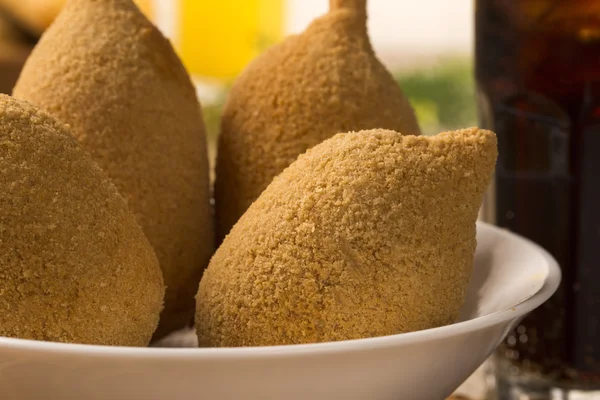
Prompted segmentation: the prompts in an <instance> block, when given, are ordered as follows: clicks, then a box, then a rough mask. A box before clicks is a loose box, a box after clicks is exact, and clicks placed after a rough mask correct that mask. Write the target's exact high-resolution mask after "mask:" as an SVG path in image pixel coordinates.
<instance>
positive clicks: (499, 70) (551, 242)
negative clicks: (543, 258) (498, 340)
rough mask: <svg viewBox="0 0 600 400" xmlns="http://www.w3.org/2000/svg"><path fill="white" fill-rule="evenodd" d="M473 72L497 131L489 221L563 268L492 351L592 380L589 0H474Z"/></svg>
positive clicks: (594, 234)
mask: <svg viewBox="0 0 600 400" xmlns="http://www.w3.org/2000/svg"><path fill="white" fill-rule="evenodd" d="M476 78H477V84H478V96H479V99H478V101H479V112H480V120H481V124H482V126H484V127H487V128H491V129H493V130H494V131H495V132H496V133H497V135H498V146H499V159H498V164H497V170H496V176H495V188H494V191H493V193H494V194H493V196H494V203H495V213H494V218H495V223H496V224H497V225H499V226H502V227H505V228H508V229H510V230H511V231H513V232H516V233H519V234H521V235H524V236H526V237H528V238H530V239H532V240H534V241H535V242H537V243H539V244H540V245H542V246H543V247H545V248H546V249H547V250H548V251H549V252H550V253H552V254H553V255H554V257H556V259H557V260H558V262H559V263H560V265H561V269H562V272H563V282H562V284H561V287H560V288H559V290H558V292H557V293H556V295H555V296H554V297H553V298H552V299H551V300H550V301H548V302H547V303H546V304H544V305H543V306H542V307H540V308H539V309H538V310H536V311H534V312H533V313H532V314H530V315H529V316H528V317H527V318H526V319H525V320H524V321H523V323H522V324H521V326H519V327H518V328H517V330H516V331H515V332H513V333H512V334H511V335H510V336H509V338H508V340H507V342H506V343H505V345H504V346H503V347H502V348H501V349H500V353H499V356H500V357H503V358H504V359H505V360H510V361H511V362H512V363H514V365H515V366H517V367H519V368H520V370H521V371H523V372H526V371H528V372H532V373H535V374H539V375H540V376H543V377H544V378H548V379H549V380H551V381H553V382H558V383H559V384H564V385H565V386H573V385H574V386H578V387H590V388H600V0H599V1H596V0H477V1H476Z"/></svg>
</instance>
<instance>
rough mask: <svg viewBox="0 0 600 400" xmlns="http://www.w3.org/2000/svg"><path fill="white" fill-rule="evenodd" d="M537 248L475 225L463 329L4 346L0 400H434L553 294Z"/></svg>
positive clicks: (549, 264) (551, 277) (544, 256)
mask: <svg viewBox="0 0 600 400" xmlns="http://www.w3.org/2000/svg"><path fill="white" fill-rule="evenodd" d="M559 281H560V270H559V268H558V266H557V264H556V262H555V261H554V259H553V258H552V257H551V256H550V255H549V254H548V253H547V252H546V251H544V250H543V249H541V248H540V247H538V246H537V245H535V244H533V243H531V242H529V241H527V240H525V239H522V238H520V237H518V236H516V235H513V234H511V233H509V232H506V231H503V230H500V229H497V228H494V227H491V226H489V225H486V224H478V247H477V254H476V256H475V270H474V273H473V277H472V280H471V284H470V287H469V291H468V297H467V301H466V303H465V306H464V308H463V310H462V314H461V321H463V322H458V323H456V324H452V325H449V326H444V327H440V328H436V329H429V330H424V331H419V332H413V333H406V334H401V335H393V336H386V337H379V338H371V339H361V340H352V341H344V342H336V343H322V344H311V345H297V346H276V347H262V348H260V347H258V348H235V349H177V348H121V347H104V346H85V345H68V344H57V343H46V342H36V341H26V340H18V339H8V338H0V393H1V398H3V399H11V400H21V399H23V400H30V399H31V400H34V399H35V400H38V399H62V400H70V399H77V400H80V399H81V400H83V399H86V400H138V399H139V400H159V399H160V400H166V399H174V400H187V399H211V400H212V399H219V400H220V399H257V400H258V399H260V400H264V399H285V400H294V399H298V400H308V399H311V400H320V399H323V400H325V399H327V400H332V399H344V400H351V399H357V400H359V399H360V400H364V399H368V400H399V399H402V400H419V399H424V400H438V399H443V398H445V397H446V396H448V395H450V394H451V393H452V392H453V391H454V389H455V388H457V387H458V386H459V385H460V384H461V383H462V382H463V381H464V380H465V379H466V378H467V377H468V376H469V375H470V374H471V373H472V372H473V371H475V369H476V368H477V367H478V366H479V365H480V364H481V363H482V362H483V361H484V360H485V359H486V358H487V357H488V356H489V355H490V354H491V353H492V352H493V350H494V349H495V348H496V347H497V346H498V344H500V342H501V341H502V340H503V339H504V337H505V336H506V334H507V333H508V331H509V330H510V329H511V328H513V327H515V325H516V324H517V323H518V322H519V321H520V320H521V319H522V318H523V317H524V316H525V314H527V313H528V312H530V311H531V310H533V309H534V308H536V307H538V306H539V305H540V304H542V303H543V302H544V301H546V300H547V299H548V298H549V297H550V296H551V295H552V294H553V293H554V291H555V290H556V288H557V287H558V284H559Z"/></svg>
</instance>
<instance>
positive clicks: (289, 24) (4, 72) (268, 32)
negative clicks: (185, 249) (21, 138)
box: [0, 0, 476, 157]
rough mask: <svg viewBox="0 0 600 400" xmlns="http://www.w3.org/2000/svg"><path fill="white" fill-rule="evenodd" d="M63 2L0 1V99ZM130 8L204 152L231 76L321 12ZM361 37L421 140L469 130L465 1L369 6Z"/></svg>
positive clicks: (374, 0)
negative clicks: (183, 72)
mask: <svg viewBox="0 0 600 400" xmlns="http://www.w3.org/2000/svg"><path fill="white" fill-rule="evenodd" d="M64 2H65V0H0V65H1V66H0V68H1V70H0V92H3V93H10V91H11V89H12V86H13V84H14V81H15V80H16V78H17V76H18V73H19V70H20V68H21V65H22V63H23V61H24V60H25V58H26V57H27V54H28V53H29V51H30V49H31V48H32V47H33V46H34V45H35V43H36V41H37V40H38V38H39V37H40V35H41V34H43V31H44V29H46V27H47V26H48V25H49V24H50V23H51V22H52V20H53V19H54V17H55V16H56V15H57V14H58V12H60V9H61V7H62V5H63V4H64ZM136 2H137V3H138V5H139V6H140V8H141V9H142V10H143V11H144V12H145V13H146V14H147V15H148V16H149V18H150V19H151V20H152V21H154V22H155V23H156V25H157V26H158V27H159V28H160V29H161V30H162V31H163V32H164V33H165V35H166V36H168V37H169V38H170V39H171V41H172V42H173V44H174V46H175V47H176V49H177V51H178V52H179V54H180V56H181V58H182V59H183V61H184V63H185V64H186V66H187V68H188V70H189V71H190V72H191V74H192V76H193V77H194V80H195V82H196V84H197V86H198V93H199V96H200V99H201V102H202V105H203V107H204V113H205V118H206V123H207V127H208V134H209V135H208V136H209V141H210V143H211V145H213V144H214V143H215V139H216V136H217V134H218V121H219V115H220V110H221V105H222V103H223V101H224V99H225V98H226V95H227V89H228V87H229V85H230V84H231V82H232V81H233V79H235V77H236V76H237V75H238V74H239V72H240V71H241V70H242V69H243V68H244V67H245V66H246V65H247V64H248V62H250V61H251V60H252V59H253V58H254V57H256V56H257V55H258V54H260V53H261V52H262V51H263V50H264V49H265V48H267V47H268V46H271V45H273V44H275V43H277V42H279V41H281V40H282V39H283V38H284V37H285V36H286V35H289V34H293V33H298V32H301V31H302V30H304V29H305V27H306V26H307V25H308V24H309V23H310V22H311V21H312V20H313V19H314V18H316V17H318V16H319V15H321V14H323V13H325V12H326V11H327V8H328V0H136ZM369 31H370V34H371V38H372V41H373V45H374V47H375V50H376V52H377V54H378V56H379V57H380V59H381V60H382V61H383V62H384V63H385V64H386V65H387V66H388V68H389V69H390V71H391V72H392V73H393V75H394V76H395V77H396V79H397V81H398V82H399V83H400V84H401V85H402V87H403V88H404V91H405V92H406V95H407V96H408V97H409V98H410V100H411V101H412V103H413V105H414V106H415V109H416V112H417V114H418V117H419V121H420V122H421V124H422V126H423V128H424V130H425V132H426V133H438V132H440V131H442V130H445V129H451V128H455V127H465V126H470V125H475V124H476V115H475V101H474V84H473V78H472V62H471V59H472V57H471V55H472V47H473V46H472V43H473V2H472V1H471V0H454V1H447V0H420V1H418V2H414V1H390V0H370V1H369ZM211 148H213V149H214V146H211ZM212 155H213V157H214V151H213V152H212Z"/></svg>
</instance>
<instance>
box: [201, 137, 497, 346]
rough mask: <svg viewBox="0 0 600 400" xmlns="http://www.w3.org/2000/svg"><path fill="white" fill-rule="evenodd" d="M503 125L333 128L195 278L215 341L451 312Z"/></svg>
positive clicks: (356, 332)
mask: <svg viewBox="0 0 600 400" xmlns="http://www.w3.org/2000/svg"><path fill="white" fill-rule="evenodd" d="M496 147H497V146H496V136H495V135H494V134H493V133H492V132H489V131H484V130H478V129H466V130H460V131H455V132H447V133H442V134H439V135H437V136H433V137H424V136H403V135H401V134H399V133H396V132H393V131H389V130H381V129H377V130H371V131H362V132H354V133H345V134H338V135H336V136H334V137H333V138H331V139H329V140H326V141H325V142H323V143H321V144H319V145H317V146H315V147H314V148H312V149H311V150H309V151H308V152H307V153H305V154H303V155H301V156H300V157H299V158H298V160H297V161H295V162H294V163H293V164H292V165H291V166H290V167H289V168H287V169H286V170H285V171H284V172H282V173H281V174H280V175H279V176H278V177H277V178H275V180H273V182H272V183H271V185H269V187H268V188H267V189H266V190H265V191H264V192H263V193H262V194H261V196H260V197H259V198H258V199H257V200H256V201H255V202H254V203H253V204H252V206H251V207H250V208H249V209H248V211H247V212H246V213H245V214H244V215H243V216H242V218H241V219H240V220H239V222H238V223H237V224H236V225H235V226H234V228H233V229H232V231H231V233H230V234H229V235H228V236H227V238H226V239H225V241H224V242H223V244H222V246H221V247H220V248H219V249H218V250H217V252H216V254H215V256H214V257H213V259H212V261H211V263H210V265H209V267H208V269H207V270H206V272H205V274H204V277H203V278H202V281H201V283H200V290H199V293H198V296H197V317H196V318H197V321H198V323H197V324H196V326H197V332H198V336H199V340H200V341H201V342H202V343H208V344H210V345H213V346H254V345H259V346H260V345H281V344H295V343H313V342H324V341H336V340H344V339H356V338H365V337H373V336H381V335H390V334H396V333H402V332H409V331H416V330H420V329H426V328H432V327H437V326H440V325H445V324H449V323H452V322H453V321H455V319H456V318H457V317H458V314H459V310H460V308H461V306H462V304H463V301H464V297H465V291H466V286H467V283H468V280H469V277H470V274H471V269H472V265H473V256H474V252H475V246H476V239H475V233H476V228H475V221H476V218H477V213H478V209H479V206H480V204H481V201H482V198H483V193H484V191H485V188H486V187H487V184H488V182H489V180H490V177H491V175H492V172H493V170H494V166H495V161H496V156H497V149H496Z"/></svg>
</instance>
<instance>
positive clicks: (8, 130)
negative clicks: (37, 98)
mask: <svg viewBox="0 0 600 400" xmlns="http://www.w3.org/2000/svg"><path fill="white" fill-rule="evenodd" d="M0 171H1V173H0V210H1V211H0V336H8V337H15V338H22V339H34V340H46V341H55V342H66V343H85V344H100V345H120V346H147V345H148V343H149V342H150V338H151V337H152V334H153V332H154V330H155V329H156V327H157V325H158V319H159V314H160V312H161V310H162V304H163V297H164V290H165V288H164V286H163V280H162V274H161V271H160V268H159V265H158V260H157V258H156V256H155V254H154V251H153V250H152V247H151V246H150V243H148V240H147V239H146V237H145V236H144V234H143V232H142V229H141V228H140V226H139V225H138V223H137V222H136V220H135V217H134V216H133V214H132V213H131V212H130V211H129V209H128V208H127V204H126V203H125V200H124V199H123V198H122V197H121V195H120V194H119V193H118V192H117V189H116V188H115V186H114V185H113V184H112V183H111V182H110V180H109V178H108V177H107V176H106V175H105V174H104V172H102V170H101V169H100V167H98V165H97V164H96V163H94V162H93V161H92V160H91V158H90V157H89V155H88V154H86V152H85V151H84V150H83V149H81V148H80V146H79V145H78V144H77V142H76V141H75V139H74V138H73V137H72V136H71V133H70V132H69V130H68V127H67V126H65V125H63V124H62V123H60V122H58V121H57V120H55V119H54V118H52V117H51V116H50V115H48V114H47V113H45V112H42V111H40V110H38V109H37V108H35V107H33V106H31V105H30V104H27V103H25V102H22V101H18V100H15V99H12V98H10V97H8V96H5V95H0Z"/></svg>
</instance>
